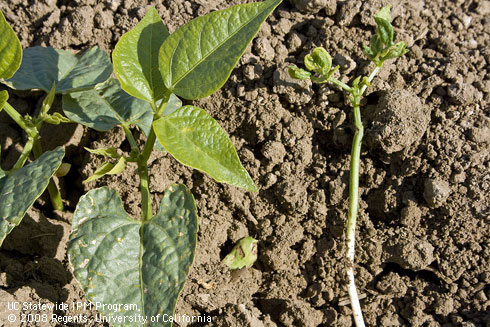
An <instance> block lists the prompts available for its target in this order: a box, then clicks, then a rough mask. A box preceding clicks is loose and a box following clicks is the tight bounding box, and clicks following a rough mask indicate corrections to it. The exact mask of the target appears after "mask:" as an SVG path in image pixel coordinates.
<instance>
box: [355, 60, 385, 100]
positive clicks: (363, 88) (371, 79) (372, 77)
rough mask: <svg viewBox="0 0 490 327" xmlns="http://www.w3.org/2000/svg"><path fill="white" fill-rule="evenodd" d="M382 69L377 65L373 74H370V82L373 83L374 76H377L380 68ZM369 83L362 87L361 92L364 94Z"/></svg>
mask: <svg viewBox="0 0 490 327" xmlns="http://www.w3.org/2000/svg"><path fill="white" fill-rule="evenodd" d="M380 69H381V66H376V68H374V70H373V71H372V72H371V74H369V77H368V82H369V83H371V82H372V81H373V79H374V77H375V76H376V74H378V72H379V70H380ZM367 87H368V86H367V85H363V86H362V87H361V90H360V91H359V94H360V95H361V96H362V95H363V94H364V91H366V89H367Z"/></svg>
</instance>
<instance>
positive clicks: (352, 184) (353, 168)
mask: <svg viewBox="0 0 490 327" xmlns="http://www.w3.org/2000/svg"><path fill="white" fill-rule="evenodd" d="M373 77H374V76H373ZM360 98H361V95H360V90H354V93H353V97H352V106H353V108H354V124H355V127H356V131H355V133H354V140H353V141H352V151H351V159H350V176H349V213H348V216H347V231H346V238H347V253H346V257H347V260H348V266H347V278H348V280H349V284H348V292H349V297H350V300H351V305H352V311H353V315H354V322H355V324H356V326H357V327H364V326H365V324H364V319H363V317H362V310H361V305H360V303H359V296H358V294H357V289H356V284H355V278H354V253H355V239H356V221H357V213H358V211H359V166H360V161H361V144H362V137H363V135H364V127H363V125H362V120H361V110H360Z"/></svg>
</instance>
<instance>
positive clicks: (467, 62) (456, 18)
mask: <svg viewBox="0 0 490 327" xmlns="http://www.w3.org/2000/svg"><path fill="white" fill-rule="evenodd" d="M247 1H248V0H247ZM247 1H245V0H233V1H224V0H213V1H202V0H192V1H184V0H177V1H169V0H164V1H160V2H159V3H158V4H156V8H157V10H158V11H159V13H160V14H161V16H162V19H163V21H164V22H165V24H166V25H167V26H168V27H169V29H170V31H174V30H175V29H176V28H177V27H178V26H180V25H182V24H184V23H185V22H187V21H189V20H190V19H192V18H193V17H196V16H199V15H203V14H205V13H208V12H210V11H213V10H216V9H222V8H225V7H228V6H229V5H230V4H236V3H244V2H247ZM391 2H392V5H393V9H392V16H393V17H394V21H393V24H394V27H395V38H396V40H405V41H407V43H408V45H409V47H410V52H409V53H408V54H407V55H406V56H404V57H403V58H400V59H398V60H397V61H396V62H395V63H388V64H387V65H385V67H383V69H382V71H381V73H380V74H379V76H378V77H377V78H376V79H375V81H374V83H373V86H372V87H371V88H369V89H368V96H367V98H366V102H365V105H366V106H365V107H364V109H362V110H363V115H364V116H363V119H364V123H365V126H366V129H367V131H366V134H367V136H366V139H365V142H364V145H365V146H364V148H363V152H362V165H361V179H360V182H361V190H360V194H361V201H360V217H359V220H358V221H359V223H358V234H357V235H358V236H357V252H356V261H357V266H356V276H357V284H358V289H359V292H360V293H361V298H362V300H361V304H362V307H363V311H364V314H365V319H366V323H367V325H369V326H430V327H435V326H466V327H469V326H486V327H488V326H490V268H489V267H490V246H489V244H490V231H489V230H490V228H489V224H490V219H489V217H490V209H489V208H490V197H489V192H490V169H489V168H490V167H489V166H490V151H489V150H490V104H489V103H490V77H489V76H490V68H489V67H490V37H489V32H490V1H487V0H472V1H464V0H452V1H443V0H433V1H408V0H403V1H400V0H394V1H391ZM82 3H83V4H82ZM148 3H150V2H149V1H148ZM146 4H147V0H143V1H133V0H111V1H102V0H97V1H96V0H84V1H71V0H58V1H56V0H42V1H32V0H7V1H6V2H5V1H2V2H1V3H0V9H1V10H2V11H3V12H4V13H5V16H6V18H7V20H8V21H9V23H10V24H12V26H13V28H14V30H15V31H16V32H17V34H18V35H19V38H20V40H21V43H22V45H23V47H28V46H34V45H44V46H47V45H50V46H53V47H56V48H62V49H71V50H79V49H83V48H86V47H88V46H90V45H94V44H96V45H98V46H99V47H101V48H103V49H105V50H107V51H109V50H110V49H112V48H113V47H114V45H115V43H116V42H117V41H118V39H119V38H120V36H121V35H122V34H123V33H125V32H126V31H128V30H129V29H130V28H131V27H133V26H134V25H135V24H136V23H137V22H138V20H139V19H141V18H142V17H143V15H144V14H145V12H146ZM294 4H296V5H294ZM383 4H384V1H379V0H369V1H362V2H361V1H333V0H310V1H299V0H296V1H292V0H291V1H288V0H285V1H284V3H283V4H281V5H280V6H279V8H278V9H277V10H276V11H275V12H274V14H273V15H272V17H270V18H269V19H268V22H267V24H265V25H264V26H263V28H262V29H261V31H260V32H259V34H258V37H257V38H256V39H255V40H254V41H253V45H252V46H251V47H250V48H249V49H248V50H247V52H246V53H245V55H244V56H243V58H242V59H241V60H240V63H239V65H238V66H237V68H236V69H235V70H234V71H233V73H232V76H231V78H230V80H229V81H228V82H227V83H226V84H225V86H224V87H223V89H222V90H220V91H219V92H217V93H216V94H214V95H212V96H210V97H208V98H206V99H203V100H200V101H196V102H195V105H198V106H200V107H202V108H203V109H205V110H207V112H208V113H210V114H211V115H212V116H213V117H214V118H216V119H217V120H218V121H219V122H220V124H221V125H222V126H223V128H224V129H225V130H226V131H227V132H228V133H229V134H230V135H231V137H232V140H233V142H234V144H235V146H236V147H237V149H238V153H239V156H240V158H241V160H242V162H243V164H244V166H245V167H246V168H247V170H248V171H249V172H250V174H251V176H252V177H253V179H254V180H255V181H256V183H257V184H258V185H259V188H260V191H259V192H258V193H257V194H252V193H246V192H243V191H241V190H239V189H237V188H234V187H230V186H227V185H222V184H217V183H216V182H214V181H213V180H211V179H210V178H209V177H208V176H206V175H203V174H201V173H199V172H197V171H195V170H190V169H187V168H185V167H183V166H181V165H180V164H178V163H177V162H176V161H175V160H174V159H172V158H170V157H169V156H168V155H164V154H162V153H158V152H155V153H154V154H153V155H152V157H151V160H150V167H151V189H152V190H153V197H154V198H153V200H154V202H153V203H154V204H156V203H157V200H158V198H159V197H160V196H161V195H162V194H163V191H164V190H165V188H166V187H167V186H168V185H170V184H171V183H176V182H177V183H184V184H185V185H187V186H188V187H189V188H190V189H191V190H192V193H193V194H194V195H195V197H196V200H197V205H198V209H199V215H200V231H199V243H198V248H197V253H196V260H195V262H194V265H193V267H192V269H191V272H190V275H189V279H188V282H187V284H186V286H185V288H184V291H183V293H182V295H181V297H180V300H179V302H178V306H177V312H178V313H180V314H187V315H197V314H201V315H203V314H207V315H210V316H211V317H212V319H213V322H212V323H211V324H208V325H209V326H220V327H225V326H230V327H235V326H249V327H275V326H278V327H279V326H305V327H313V326H352V325H353V322H352V318H351V309H350V306H349V305H348V301H346V298H347V292H346V287H345V284H346V277H345V275H344V267H345V262H344V259H343V253H344V252H345V236H344V229H345V223H346V212H347V205H348V203H347V196H348V176H349V171H348V170H349V156H350V144H351V141H352V135H353V129H352V121H353V117H352V112H351V109H350V107H349V106H348V105H347V101H346V99H345V98H344V95H343V94H342V92H340V91H339V90H338V89H335V88H328V87H326V86H318V85H311V83H310V82H298V81H296V80H292V79H290V78H289V77H288V75H287V66H288V65H290V64H297V65H301V61H302V58H303V57H304V55H305V54H306V53H307V52H309V51H311V49H312V48H314V47H315V46H324V47H325V48H327V49H328V50H329V52H330V53H332V54H333V55H334V56H335V63H336V64H339V65H340V66H341V73H342V76H344V80H345V81H346V82H347V81H348V80H350V79H351V78H353V77H355V76H357V75H358V74H367V73H369V71H370V69H372V65H369V64H368V62H367V60H366V58H365V57H364V56H363V55H362V53H361V50H360V48H361V45H362V44H366V43H367V42H368V39H369V37H370V35H371V34H372V33H373V30H374V27H373V25H374V22H373V20H372V14H373V13H375V12H377V10H379V9H380V7H381V6H382V5H383ZM297 8H299V9H301V11H299V10H298V9H297ZM2 89H3V87H2ZM10 94H11V98H12V99H11V103H12V105H14V106H15V107H16V108H18V109H19V110H20V111H22V112H24V113H27V112H33V111H35V110H36V109H38V108H39V106H40V96H41V94H40V93H25V92H11V93H10ZM57 106H58V108H59V102H57ZM43 133H44V134H43V135H44V139H43V142H44V143H45V147H46V148H50V147H54V146H56V145H60V144H65V145H67V149H68V154H67V159H66V160H67V161H68V162H71V163H72V164H73V169H72V172H70V174H69V175H68V176H66V177H64V178H62V179H61V181H60V184H61V187H62V189H63V192H64V194H63V196H64V198H65V199H67V205H68V208H69V209H70V210H71V211H73V210H74V208H75V206H76V203H77V201H78V198H79V197H80V196H81V195H82V194H83V193H84V192H86V191H87V190H89V189H90V188H92V187H94V186H96V185H109V186H110V187H113V188H116V189H117V190H118V192H119V193H120V194H121V196H122V197H123V199H124V202H125V205H126V209H127V210H128V212H130V213H131V214H133V215H137V214H138V213H139V208H138V203H139V201H140V198H139V194H138V192H137V191H136V190H137V180H136V178H135V177H134V176H135V167H133V166H130V167H129V169H127V170H126V172H125V173H124V174H123V175H120V176H116V177H108V178H104V179H102V180H100V181H98V182H96V183H95V182H94V183H89V184H88V185H83V184H82V183H81V181H82V180H83V179H84V178H86V177H87V176H89V175H90V174H91V173H92V172H93V171H94V169H95V168H96V167H97V165H98V164H100V163H101V161H100V159H99V158H96V157H95V156H94V155H91V154H89V153H87V152H84V151H83V150H81V147H82V146H88V147H91V148H97V147H102V146H105V147H107V146H116V147H122V149H127V148H128V144H126V142H123V141H122V140H123V133H122V131H121V130H117V129H116V130H114V131H111V132H108V133H96V132H94V131H90V130H87V129H85V128H82V127H76V126H75V125H70V128H67V127H66V126H65V127H64V129H52V128H50V129H47V130H44V131H43ZM0 140H1V146H2V159H3V166H4V168H5V167H8V165H9V164H11V163H12V161H13V160H14V159H15V157H16V156H18V154H19V151H20V149H21V144H23V142H24V137H23V135H22V133H21V131H19V130H18V129H17V127H16V126H15V124H14V123H13V122H12V121H11V120H10V119H9V118H8V117H7V116H6V114H4V113H1V114H0ZM70 222H71V214H70V213H66V214H63V215H60V214H57V213H53V212H50V211H49V210H48V205H47V203H46V200H45V199H44V198H41V199H40V200H39V201H38V202H37V203H36V204H35V205H34V208H33V209H32V210H30V211H29V213H28V214H27V216H26V217H25V218H24V220H23V222H22V224H21V225H20V226H19V227H18V228H17V229H16V230H15V232H13V233H12V234H11V235H10V236H9V237H8V239H7V240H6V241H5V242H4V245H3V247H2V249H1V251H0V299H1V301H2V302H3V303H0V326H3V325H5V326H55V324H52V323H44V324H43V323H38V324H33V323H30V324H28V323H25V324H22V325H20V324H19V323H17V324H10V325H9V324H8V323H7V320H6V317H7V315H8V314H9V311H8V309H7V305H6V302H9V301H19V302H24V301H27V302H35V303H37V302H38V301H40V302H41V303H60V302H66V303H73V302H77V301H86V300H85V299H84V296H83V292H82V291H81V290H80V288H79V286H78V285H77V282H76V281H75V280H74V278H73V276H72V274H71V272H70V269H69V267H68V260H67V256H66V252H65V249H66V241H67V238H68V235H69V230H70ZM246 235H252V236H254V237H255V238H257V239H258V240H259V253H260V254H259V260H257V262H256V263H255V265H254V266H253V267H252V268H251V269H249V270H247V271H244V272H243V273H242V274H241V275H240V276H239V277H236V276H235V278H232V276H231V274H230V273H229V271H228V270H227V268H226V266H224V265H223V264H221V263H220V260H222V259H223V257H224V255H225V253H226V252H227V251H228V250H230V249H231V247H232V245H233V243H234V242H235V241H237V240H238V239H240V238H241V237H244V236H246ZM55 311H56V309H55ZM30 312H32V313H49V312H47V311H36V310H31V311H30ZM56 312H57V313H58V314H60V315H65V316H73V315H78V314H83V315H84V316H85V317H87V319H88V322H87V323H84V324H72V323H67V324H63V323H59V324H57V325H56V326H102V324H100V323H96V322H95V321H94V319H95V311H93V310H82V311H80V310H71V309H68V310H63V309H62V310H58V311H56ZM179 326H203V324H186V323H180V324H179Z"/></svg>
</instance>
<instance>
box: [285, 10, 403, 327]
mask: <svg viewBox="0 0 490 327" xmlns="http://www.w3.org/2000/svg"><path fill="white" fill-rule="evenodd" d="M374 20H375V21H376V24H377V28H376V32H375V34H374V35H373V36H372V37H371V40H370V42H369V46H364V53H365V54H366V56H367V57H368V58H369V59H370V60H371V61H372V62H374V64H375V68H374V69H373V71H372V72H371V74H369V76H367V77H366V76H358V77H356V78H355V79H354V80H353V81H352V84H351V85H350V86H349V85H347V84H345V83H343V82H341V81H340V80H338V79H337V78H335V77H334V73H335V71H336V70H337V69H338V68H339V67H338V66H336V67H332V58H331V56H330V54H329V53H328V52H327V51H326V50H325V49H324V48H321V47H320V48H315V49H314V50H313V51H312V52H311V53H310V54H308V55H306V56H305V58H304V63H305V66H306V68H307V70H304V69H301V68H298V67H295V66H292V67H290V68H289V74H290V75H291V77H293V78H297V79H310V80H311V81H312V82H314V83H319V84H323V83H330V84H333V85H336V86H338V87H340V88H341V89H343V90H344V91H345V92H347V93H348V94H349V101H350V103H351V105H352V108H353V110H354V124H355V133H354V139H353V141H352V151H351V160H350V178H349V212H348V216H347V230H346V241H347V252H346V259H347V267H346V272H347V277H348V281H349V284H348V292H349V297H350V301H351V305H352V310H353V316H354V322H355V324H356V326H357V327H361V326H362V327H363V326H364V325H365V324H364V319H363V317H362V311H361V306H360V304H359V297H358V295H357V290H356V285H355V279H354V253H355V229H356V219H357V212H358V206H359V164H360V156H361V143H362V137H363V134H364V127H363V124H362V120H361V110H360V106H361V98H362V96H363V95H364V92H365V91H366V89H367V87H368V86H370V84H371V81H372V80H373V79H374V77H375V76H376V74H377V73H378V72H379V70H380V69H381V67H382V66H383V63H384V62H385V61H386V60H388V59H394V58H397V57H400V56H402V55H404V54H405V53H407V52H408V50H407V49H406V44H405V42H398V43H396V44H394V43H393V27H392V26H391V16H390V6H389V5H387V6H385V7H383V8H382V9H381V10H380V11H379V12H378V13H377V14H375V15H374Z"/></svg>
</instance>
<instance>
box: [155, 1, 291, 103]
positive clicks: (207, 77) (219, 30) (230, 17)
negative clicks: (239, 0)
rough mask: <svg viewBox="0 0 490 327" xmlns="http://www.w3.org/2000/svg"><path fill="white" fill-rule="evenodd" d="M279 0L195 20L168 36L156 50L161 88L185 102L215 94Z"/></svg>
mask: <svg viewBox="0 0 490 327" xmlns="http://www.w3.org/2000/svg"><path fill="white" fill-rule="evenodd" d="M280 2H281V0H269V1H265V2H259V3H250V4H244V5H237V6H233V7H231V8H228V9H225V10H220V11H215V12H212V13H210V14H207V15H205V16H202V17H198V18H196V19H194V20H192V21H190V22H189V23H187V24H185V25H184V26H182V27H181V28H179V29H178V30H177V31H175V32H174V33H173V34H171V35H170V36H169V37H168V38H167V39H166V40H165V42H163V45H162V47H161V49H160V54H159V64H160V72H161V73H162V76H163V81H164V83H165V86H166V87H167V88H168V89H169V90H170V91H171V92H173V93H175V94H177V95H178V96H181V97H183V98H185V99H190V100H193V99H199V98H203V97H206V96H208V95H210V94H212V93H214V92H215V91H217V90H218V89H219V88H220V87H221V86H223V84H224V83H225V82H226V80H227V79H228V77H229V76H230V74H231V71H232V69H233V67H234V66H235V65H236V63H237V61H238V59H239V58H240V56H241V55H242V54H243V52H244V51H245V49H246V48H247V46H248V44H249V43H250V41H251V40H252V39H253V37H254V36H255V35H256V34H257V32H258V30H259V28H260V26H261V25H262V23H263V22H264V21H265V19H266V18H267V16H268V15H269V14H270V13H271V12H272V11H273V10H274V8H276V7H277V6H278V5H279V3H280Z"/></svg>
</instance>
